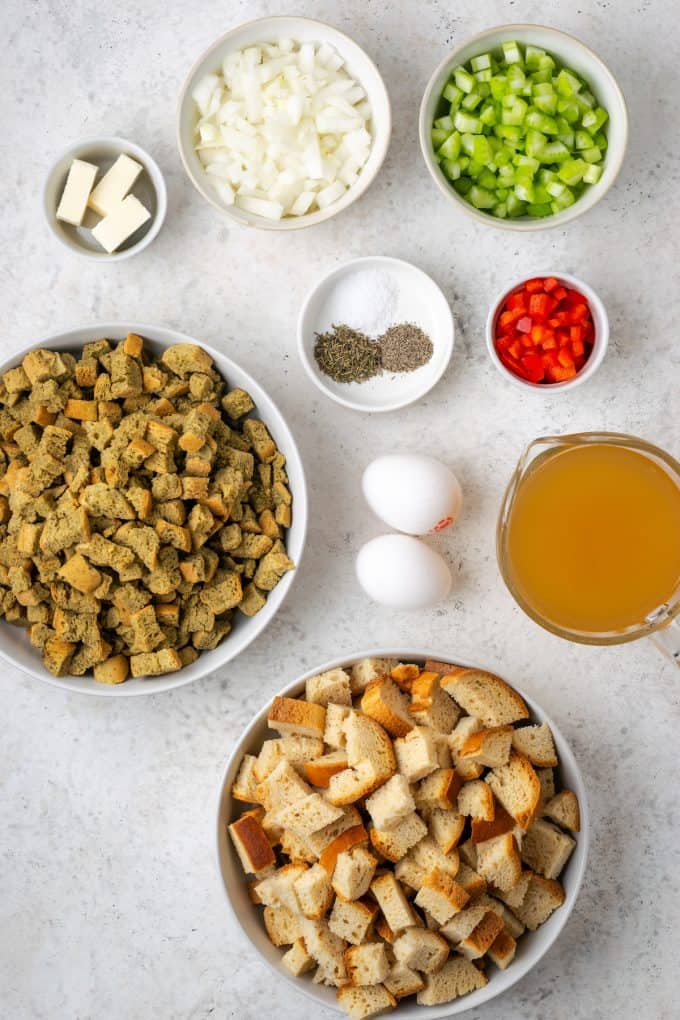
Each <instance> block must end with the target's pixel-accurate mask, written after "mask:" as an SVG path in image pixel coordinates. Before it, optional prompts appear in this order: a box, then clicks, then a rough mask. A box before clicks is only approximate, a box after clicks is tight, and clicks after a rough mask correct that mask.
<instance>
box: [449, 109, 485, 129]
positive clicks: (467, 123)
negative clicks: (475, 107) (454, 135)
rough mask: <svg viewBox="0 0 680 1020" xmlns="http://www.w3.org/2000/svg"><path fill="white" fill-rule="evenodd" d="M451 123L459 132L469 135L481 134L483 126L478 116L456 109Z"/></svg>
mask: <svg viewBox="0 0 680 1020" xmlns="http://www.w3.org/2000/svg"><path fill="white" fill-rule="evenodd" d="M453 123H454V125H455V128H456V131H460V132H461V134H470V135H481V133H482V128H483V126H484V125H483V124H482V122H481V120H480V119H479V117H473V116H472V114H470V113H463V111H462V110H458V112H457V113H456V116H455V117H454V118H453Z"/></svg>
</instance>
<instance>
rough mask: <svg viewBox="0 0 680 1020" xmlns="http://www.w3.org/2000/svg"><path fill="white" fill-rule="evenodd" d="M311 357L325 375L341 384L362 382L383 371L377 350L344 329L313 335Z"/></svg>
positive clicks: (363, 337) (370, 342)
mask: <svg viewBox="0 0 680 1020" xmlns="http://www.w3.org/2000/svg"><path fill="white" fill-rule="evenodd" d="M314 357H315V359H316V363H317V365H318V366H319V368H320V369H321V371H322V372H323V373H324V375H328V376H330V378H331V379H334V380H335V381H336V382H340V383H350V382H365V381H366V380H367V379H371V378H372V377H373V376H374V375H379V373H380V371H381V368H382V365H381V356H380V346H379V345H378V344H377V343H376V342H375V341H374V340H371V339H370V337H367V336H366V334H365V333H360V332H359V330H356V329H351V328H350V327H349V326H345V325H338V326H333V327H332V328H331V329H330V330H329V331H328V332H327V333H317V334H316V342H315V344H314Z"/></svg>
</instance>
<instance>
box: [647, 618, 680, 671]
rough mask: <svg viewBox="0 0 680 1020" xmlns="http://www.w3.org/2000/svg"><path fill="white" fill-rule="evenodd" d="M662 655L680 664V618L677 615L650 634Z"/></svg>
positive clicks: (677, 664) (651, 639)
mask: <svg viewBox="0 0 680 1020" xmlns="http://www.w3.org/2000/svg"><path fill="white" fill-rule="evenodd" d="M649 639H650V641H653V642H654V644H655V645H656V647H657V648H658V649H659V651H660V652H661V654H662V655H665V656H666V658H667V659H670V660H671V662H674V663H675V665H676V666H680V619H679V618H678V617H676V618H675V619H674V620H671V622H670V623H668V624H667V625H666V626H665V627H662V628H661V630H655V631H654V633H653V634H650V635H649Z"/></svg>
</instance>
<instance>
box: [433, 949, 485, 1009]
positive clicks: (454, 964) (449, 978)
mask: <svg viewBox="0 0 680 1020" xmlns="http://www.w3.org/2000/svg"><path fill="white" fill-rule="evenodd" d="M486 984H488V978H487V977H486V975H485V974H484V973H483V971H481V970H479V969H478V968H477V967H475V965H474V963H470V961H469V960H465V959H463V958H462V957H460V956H457V957H454V958H453V959H451V960H448V961H447V962H446V963H445V964H444V966H443V967H442V968H441V970H439V971H438V972H437V973H435V974H430V975H428V976H427V978H426V979H425V987H424V988H423V990H422V991H421V992H418V995H417V1002H418V1005H419V1006H439V1005H441V1004H442V1003H445V1002H451V1001H452V1000H453V999H457V998H459V997H460V996H461V995H468V994H469V993H470V992H474V991H476V990H477V989H478V988H483V987H484V986H485V985H486Z"/></svg>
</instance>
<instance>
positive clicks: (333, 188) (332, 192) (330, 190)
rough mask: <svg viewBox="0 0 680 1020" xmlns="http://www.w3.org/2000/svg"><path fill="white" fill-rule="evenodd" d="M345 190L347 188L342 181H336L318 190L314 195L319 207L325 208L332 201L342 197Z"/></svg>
mask: <svg viewBox="0 0 680 1020" xmlns="http://www.w3.org/2000/svg"><path fill="white" fill-rule="evenodd" d="M346 190H347V189H346V188H345V185H344V184H343V183H342V181H336V182H335V183H334V184H331V185H329V186H328V187H327V188H324V189H323V191H320V192H319V194H318V195H317V196H316V202H317V205H318V206H319V209H326V208H327V207H328V206H329V205H332V204H333V202H337V200H338V199H339V198H342V196H343V195H344V194H345V191H346Z"/></svg>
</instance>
